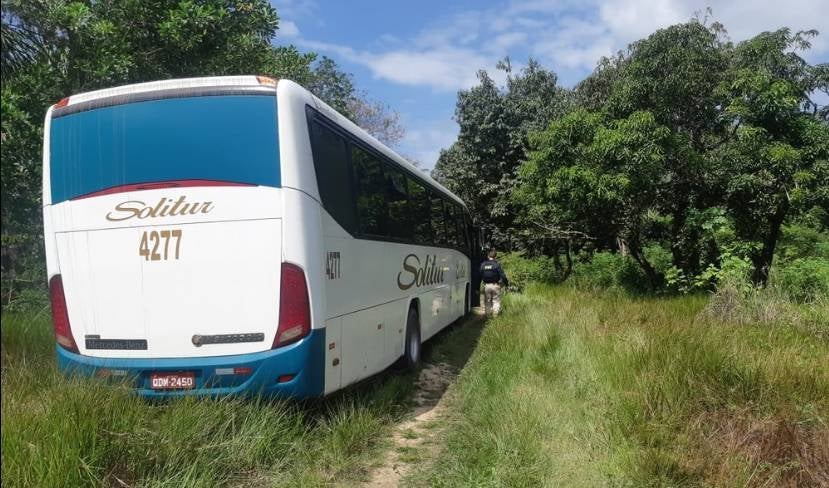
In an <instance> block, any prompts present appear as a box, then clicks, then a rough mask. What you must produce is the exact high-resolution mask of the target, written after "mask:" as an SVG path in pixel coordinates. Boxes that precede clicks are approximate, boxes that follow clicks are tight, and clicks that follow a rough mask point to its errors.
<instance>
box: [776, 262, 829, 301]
mask: <svg viewBox="0 0 829 488" xmlns="http://www.w3.org/2000/svg"><path fill="white" fill-rule="evenodd" d="M772 285H773V286H775V287H777V288H780V289H781V290H782V291H783V293H785V294H786V296H788V297H789V299H791V300H794V301H797V302H801V303H804V302H813V301H816V300H819V299H822V298H826V297H829V259H826V258H821V257H811V258H798V259H795V260H793V261H791V262H789V263H786V264H781V265H779V266H777V268H776V270H773V271H772Z"/></svg>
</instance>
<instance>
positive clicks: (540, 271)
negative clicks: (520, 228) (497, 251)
mask: <svg viewBox="0 0 829 488" xmlns="http://www.w3.org/2000/svg"><path fill="white" fill-rule="evenodd" d="M498 260H499V261H500V262H501V266H502V267H503V268H504V273H506V274H507V278H509V282H510V286H513V287H515V288H517V289H522V288H524V287H525V286H527V284H528V283H530V282H531V281H536V282H539V283H552V282H553V281H556V280H557V279H558V278H560V277H559V276H558V273H557V272H556V267H555V264H554V263H553V258H551V257H549V256H534V257H527V256H525V255H524V254H523V253H518V252H510V253H505V254H503V255H501V256H499V257H498Z"/></svg>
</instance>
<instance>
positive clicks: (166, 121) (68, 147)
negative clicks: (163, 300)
mask: <svg viewBox="0 0 829 488" xmlns="http://www.w3.org/2000/svg"><path fill="white" fill-rule="evenodd" d="M49 151H50V171H51V186H52V188H51V192H52V203H60V202H62V201H65V200H69V199H72V198H75V197H78V196H80V195H86V194H89V193H93V192H97V191H100V190H104V189H107V188H111V187H115V186H120V185H126V184H132V183H154V182H162V181H174V180H192V179H201V180H215V181H229V182H234V183H249V184H254V185H263V186H274V187H278V186H280V168H279V142H278V137H277V117H276V98H275V97H273V96H264V95H229V96H205V97H190V98H170V99H163V100H151V101H145V102H136V103H127V104H123V105H115V106H111V107H105V108H99V109H94V110H88V111H85V112H78V113H75V114H71V115H66V116H64V117H59V118H57V119H54V120H52V125H51V135H50V146H49Z"/></svg>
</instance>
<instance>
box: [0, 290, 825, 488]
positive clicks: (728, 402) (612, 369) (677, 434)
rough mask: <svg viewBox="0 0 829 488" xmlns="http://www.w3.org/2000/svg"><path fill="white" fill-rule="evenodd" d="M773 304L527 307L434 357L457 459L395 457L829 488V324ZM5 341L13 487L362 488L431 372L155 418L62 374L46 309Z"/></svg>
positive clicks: (464, 474)
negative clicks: (753, 310) (736, 316)
mask: <svg viewBox="0 0 829 488" xmlns="http://www.w3.org/2000/svg"><path fill="white" fill-rule="evenodd" d="M719 307H720V309H725V308H723V307H722V306H719ZM769 307H772V305H769V306H767V307H765V308H763V313H762V314H759V315H757V314H755V315H750V316H749V315H746V316H745V317H742V319H740V320H732V321H731V322H722V321H719V320H718V319H717V318H716V317H717V316H718V315H717V313H712V306H711V304H710V303H709V299H708V297H706V296H685V297H677V298H635V299H634V298H630V297H628V296H626V295H624V294H622V293H598V292H586V291H577V290H574V289H572V288H569V287H564V286H560V287H545V286H538V285H530V286H528V287H527V288H526V291H525V293H523V294H509V295H507V297H506V300H505V313H504V314H503V315H502V316H501V317H499V318H497V319H495V320H492V321H490V322H488V323H487V324H486V327H485V328H484V329H483V334H481V327H480V325H479V324H478V323H474V322H473V323H472V325H471V326H464V327H453V328H450V329H449V330H447V331H446V332H444V333H442V334H440V336H439V337H438V338H436V339H435V340H433V341H430V343H429V344H427V347H426V349H425V350H424V353H425V355H426V359H427V361H430V362H448V363H450V364H451V365H452V366H453V367H454V368H457V369H462V372H461V376H460V378H459V380H458V383H457V384H455V385H454V386H452V387H451V389H450V397H449V408H448V413H447V414H446V417H445V418H439V419H435V420H433V421H431V422H432V424H433V426H434V427H435V429H436V430H434V432H436V433H437V435H438V436H439V439H434V442H435V445H436V446H437V449H438V451H439V452H438V453H437V454H433V449H431V448H430V449H425V448H422V447H421V448H419V449H403V450H399V451H398V452H397V453H396V454H397V455H398V457H400V458H401V459H403V460H405V461H408V462H411V463H413V464H416V465H417V466H418V469H416V470H412V471H411V475H410V478H409V479H407V480H406V481H407V482H409V483H411V484H415V485H429V486H470V485H472V486H528V487H529V486H603V485H605V486H607V485H609V486H780V485H782V486H787V485H791V486H812V485H818V486H820V484H821V483H823V484H826V483H829V367H827V365H829V333H827V329H829V317H827V315H829V314H827V313H826V310H825V308H824V309H820V308H810V309H806V308H802V309H798V310H796V312H797V313H788V312H787V313H772V312H774V311H773V310H770V309H769ZM713 310H717V307H713ZM729 310H732V309H729ZM736 310H738V312H733V310H732V312H729V313H732V314H733V313H743V312H739V309H736ZM746 313H747V312H746ZM746 317H749V318H748V319H746ZM756 317H767V318H768V317H771V319H769V320H766V321H765V322H763V323H759V322H757V320H759V319H757V318H756ZM732 318H733V317H732ZM0 344H2V354H1V355H0V356H2V431H1V432H2V484H3V485H4V486H10V487H15V486H39V487H40V486H42V487H50V486H56V487H57V486H83V485H93V486H122V485H124V484H125V485H130V486H320V485H328V484H332V483H343V484H354V483H358V482H360V481H362V480H365V479H366V478H367V476H368V473H369V472H370V470H371V469H372V466H376V465H377V463H378V460H379V459H382V458H383V457H384V451H385V450H387V449H393V447H392V446H391V442H390V441H389V439H390V435H391V431H392V429H393V427H394V426H395V425H396V424H397V423H398V422H400V421H402V420H403V419H405V418H407V414H408V412H409V408H410V401H411V397H412V394H413V389H414V385H413V383H414V375H398V374H385V375H381V376H380V377H378V378H376V379H374V380H371V381H370V382H369V383H368V384H366V385H364V386H361V387H359V388H356V389H350V390H348V391H346V392H343V393H342V394H338V395H336V396H334V397H333V398H329V399H326V400H322V401H316V402H309V403H299V404H298V403H290V402H280V401H274V402H268V401H262V400H258V401H257V400H240V399H222V400H194V399H182V400H178V401H171V402H167V403H163V404H151V403H147V402H145V401H143V400H141V399H139V398H137V397H135V396H134V395H132V394H131V392H130V390H129V389H127V388H125V387H122V386H119V385H109V384H104V383H99V382H95V381H82V380H78V379H67V378H64V377H63V376H61V375H59V374H58V373H57V372H56V370H55V364H54V350H53V347H54V339H53V336H52V332H51V328H50V326H49V317H48V313H45V312H44V313H39V314H18V315H11V314H6V315H4V316H3V318H2V342H1V343H0ZM473 351H474V352H473ZM470 355H471V357H470ZM438 427H439V428H438ZM424 428H425V427H424ZM403 435H404V437H407V438H408V437H410V436H411V434H407V433H403Z"/></svg>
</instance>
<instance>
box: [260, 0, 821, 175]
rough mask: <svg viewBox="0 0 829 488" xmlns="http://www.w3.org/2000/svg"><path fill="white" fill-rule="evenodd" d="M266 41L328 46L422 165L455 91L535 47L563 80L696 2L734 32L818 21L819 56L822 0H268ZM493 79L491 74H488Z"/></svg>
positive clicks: (450, 127) (452, 131)
mask: <svg viewBox="0 0 829 488" xmlns="http://www.w3.org/2000/svg"><path fill="white" fill-rule="evenodd" d="M272 3H273V5H274V6H275V7H276V9H277V12H278V14H279V16H280V19H281V20H280V30H279V32H278V33H277V38H276V40H275V43H276V44H295V45H296V46H298V47H299V48H300V49H302V50H306V51H315V52H318V53H320V54H324V55H327V56H329V57H331V58H333V59H334V60H335V61H337V63H338V64H339V65H340V66H341V67H342V68H343V69H344V70H345V71H348V72H350V73H353V75H354V81H355V85H356V86H357V88H358V89H360V90H364V91H366V92H367V93H368V95H369V97H370V98H373V99H377V100H381V101H383V102H386V103H387V104H389V106H391V107H392V108H393V109H395V110H397V111H398V112H399V113H400V115H401V118H402V121H403V125H404V126H405V128H406V136H405V137H404V139H403V141H401V143H400V144H398V146H397V147H396V148H395V149H396V150H397V151H398V152H400V153H401V154H403V155H405V156H407V157H410V158H414V159H416V160H418V161H420V162H421V163H422V164H423V166H425V167H427V168H431V167H433V166H434V164H435V161H436V160H437V157H438V154H439V152H440V149H441V148H446V147H448V146H449V145H450V144H451V143H452V142H453V141H454V140H455V137H456V135H457V131H458V128H457V124H455V122H454V121H453V120H452V116H453V114H454V110H455V100H456V95H457V91H458V90H460V89H463V88H468V87H470V86H472V85H474V84H475V83H476V78H475V75H476V73H477V71H478V70H479V69H486V70H488V71H489V72H490V73H491V74H494V71H495V69H494V66H495V63H496V62H497V61H498V60H499V59H501V58H503V57H504V56H509V57H510V59H511V60H512V62H513V66H514V67H519V68H520V66H521V65H522V64H524V63H525V62H526V60H527V59H528V57H533V58H536V59H538V60H539V61H540V62H541V63H542V64H543V65H544V66H545V67H547V68H548V69H552V70H553V71H555V72H556V73H557V74H558V75H559V80H560V83H561V84H563V85H565V86H568V87H569V86H572V85H573V84H575V83H576V82H578V81H579V80H581V79H582V78H584V77H585V76H586V75H588V74H589V73H590V72H591V71H592V69H593V67H594V66H595V64H596V61H597V60H598V59H599V58H600V57H601V56H604V55H609V54H612V53H614V52H615V51H618V50H619V49H623V48H624V47H625V46H626V45H627V44H628V43H630V42H631V41H635V40H637V39H640V38H642V37H644V36H646V35H648V34H649V33H650V32H653V31H654V30H655V29H658V28H660V27H664V26H667V25H670V24H673V23H676V22H682V21H684V20H687V19H688V18H690V17H691V16H693V15H694V13H695V12H698V11H701V10H704V9H705V8H706V7H707V6H710V7H711V8H712V9H713V13H714V17H715V18H716V19H717V20H719V21H720V22H722V23H723V24H725V26H726V28H727V29H728V32H729V35H730V37H731V39H732V40H734V41H740V40H742V39H745V38H747V37H750V36H751V35H753V34H756V33H757V32H760V31H763V30H772V29H776V28H778V27H781V26H789V27H791V28H792V29H795V30H798V29H818V30H819V31H821V32H823V33H825V34H824V35H822V36H819V37H818V38H816V39H815V40H814V42H813V48H812V50H811V51H810V52H809V53H808V54H807V56H806V57H807V59H809V61H811V62H813V63H815V62H827V61H829V0H787V1H786V2H781V1H779V0H731V1H722V0H559V1H546V0H505V1H489V2H483V1H480V2H473V1H458V2H450V1H435V0H418V1H417V2H414V1H399V2H398V1H388V0H387V1H356V0H355V1H323V0H316V1H315V0H273V1H272ZM495 78H496V79H500V77H498V76H495Z"/></svg>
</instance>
